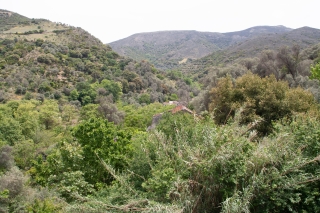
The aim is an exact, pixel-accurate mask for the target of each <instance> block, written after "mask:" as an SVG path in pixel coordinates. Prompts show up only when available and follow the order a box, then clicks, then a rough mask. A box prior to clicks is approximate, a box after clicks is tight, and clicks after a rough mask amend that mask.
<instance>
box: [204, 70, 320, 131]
mask: <svg viewBox="0 0 320 213" xmlns="http://www.w3.org/2000/svg"><path fill="white" fill-rule="evenodd" d="M210 95H211V103H210V105H209V110H210V111H211V112H214V116H215V118H214V119H215V121H216V122H217V123H219V124H221V123H226V122H227V120H228V119H229V118H230V117H232V116H234V113H235V110H236V109H238V108H239V107H242V109H241V123H243V124H248V123H253V122H257V121H259V120H260V119H262V120H260V121H259V123H258V124H256V125H255V127H253V128H254V129H256V130H257V131H258V132H259V134H262V135H265V134H268V133H270V132H272V129H273V127H272V122H274V121H277V120H279V119H281V118H284V117H288V116H291V115H292V114H293V113H294V112H305V111H308V110H309V109H311V108H312V106H313V105H314V98H313V96H312V94H311V93H309V92H307V91H304V90H302V89H301V88H296V89H290V88H289V86H288V84H287V83H286V82H283V81H277V80H276V78H275V77H274V76H270V77H266V78H260V77H259V76H257V75H254V74H252V73H248V74H246V75H243V76H242V77H240V78H238V79H237V80H236V81H235V84H234V85H233V83H232V82H231V79H230V77H227V78H224V79H222V80H221V81H220V82H219V83H218V86H217V87H216V88H213V89H212V90H211V92H210ZM298 100H299V101H298Z"/></svg>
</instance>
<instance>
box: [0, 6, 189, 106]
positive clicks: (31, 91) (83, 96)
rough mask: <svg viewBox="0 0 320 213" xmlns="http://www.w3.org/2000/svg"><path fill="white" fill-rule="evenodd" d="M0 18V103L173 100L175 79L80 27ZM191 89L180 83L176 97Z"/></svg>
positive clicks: (11, 14)
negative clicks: (121, 54) (112, 46)
mask: <svg viewBox="0 0 320 213" xmlns="http://www.w3.org/2000/svg"><path fill="white" fill-rule="evenodd" d="M1 14H2V15H1V16H0V23H1V27H2V29H3V30H2V31H0V103H1V102H3V103H4V102H6V101H8V100H11V99H32V98H37V99H40V100H43V99H57V100H60V101H66V102H72V103H73V104H76V105H78V106H79V105H82V106H84V105H86V104H90V103H97V102H98V101H99V100H100V99H101V100H102V99H106V98H109V99H110V98H111V99H112V101H118V100H120V99H121V100H123V101H124V102H130V103H153V102H164V101H166V100H168V99H170V100H176V99H177V98H178V97H177V94H179V93H178V90H179V89H181V88H182V87H181V83H180V86H178V85H176V83H177V80H178V79H180V78H175V79H174V80H172V79H171V80H170V79H168V78H167V77H166V76H165V73H163V72H161V71H159V70H157V69H155V68H154V66H153V65H152V64H151V63H149V62H148V61H139V62H137V61H135V60H133V59H131V58H128V57H124V56H120V55H119V54H117V53H116V52H114V51H113V50H112V49H111V47H110V46H108V45H105V44H103V43H102V42H101V41H100V40H99V39H97V38H95V37H94V36H92V35H91V34H90V33H88V32H87V31H85V30H83V29H81V28H76V27H72V26H69V25H66V24H62V23H54V22H51V21H49V20H45V19H29V18H26V17H23V16H21V15H19V14H16V13H14V12H10V11H4V10H1ZM191 90H192V88H191V86H189V85H186V84H184V87H183V91H180V93H181V94H182V95H183V96H184V97H185V99H186V100H188V99H189V98H190V94H191V93H190V92H191ZM72 91H73V93H71V92H72ZM182 95H179V97H181V96H182Z"/></svg>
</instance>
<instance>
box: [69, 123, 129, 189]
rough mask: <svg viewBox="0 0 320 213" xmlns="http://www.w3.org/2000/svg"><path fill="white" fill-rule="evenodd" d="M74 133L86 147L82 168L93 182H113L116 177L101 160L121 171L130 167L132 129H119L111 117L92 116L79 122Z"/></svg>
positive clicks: (85, 175)
mask: <svg viewBox="0 0 320 213" xmlns="http://www.w3.org/2000/svg"><path fill="white" fill-rule="evenodd" d="M73 136H74V137H75V138H76V139H77V140H78V142H79V144H80V145H81V147H82V149H83V162H82V169H83V170H82V171H84V177H85V179H86V181H88V182H89V183H91V184H97V183H99V182H101V183H111V181H112V180H113V177H112V176H111V175H110V174H109V173H108V171H106V170H105V168H104V167H103V165H102V164H101V160H103V161H104V162H105V163H107V164H109V165H111V166H112V167H113V168H114V169H115V170H117V171H121V170H123V169H125V168H126V165H127V161H128V157H129V156H130V154H131V145H130V144H131V143H130V139H131V136H132V135H131V133H130V132H126V131H124V130H119V129H117V127H116V126H115V125H114V124H113V123H110V122H108V121H107V120H103V119H100V118H91V119H89V120H87V121H85V122H82V123H80V124H79V125H78V126H76V127H75V128H74V130H73Z"/></svg>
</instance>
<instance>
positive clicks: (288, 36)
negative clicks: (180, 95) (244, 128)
mask: <svg viewBox="0 0 320 213" xmlns="http://www.w3.org/2000/svg"><path fill="white" fill-rule="evenodd" d="M240 32H241V33H243V34H245V35H248V33H249V32H248V30H245V31H240ZM230 34H231V35H232V34H233V36H234V35H239V34H240V33H237V32H235V33H229V35H230ZM319 42H320V30H319V29H315V28H310V27H302V28H298V29H294V30H290V31H286V32H282V33H280V32H279V31H278V32H277V31H274V32H273V33H269V34H263V33H260V34H256V35H255V36H251V38H250V39H245V40H243V41H239V42H238V43H235V44H233V45H230V46H229V47H226V48H225V49H220V50H218V51H214V52H213V53H211V54H209V55H207V56H205V57H203V58H200V59H197V60H192V61H188V62H187V63H185V64H183V65H181V66H180V68H179V69H180V70H182V71H183V72H184V73H196V72H198V71H199V70H204V69H206V68H207V67H210V66H218V65H223V64H227V63H233V62H234V61H236V60H239V59H241V58H247V57H259V55H260V53H261V52H262V51H264V50H278V49H279V48H280V47H283V46H288V47H290V46H293V45H298V46H299V47H300V48H301V49H305V48H307V47H309V46H311V45H315V44H318V43H319Z"/></svg>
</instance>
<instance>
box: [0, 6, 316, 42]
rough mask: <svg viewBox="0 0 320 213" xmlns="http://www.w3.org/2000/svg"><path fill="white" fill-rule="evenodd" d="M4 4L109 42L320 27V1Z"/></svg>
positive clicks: (4, 7)
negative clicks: (170, 33)
mask: <svg viewBox="0 0 320 213" xmlns="http://www.w3.org/2000/svg"><path fill="white" fill-rule="evenodd" d="M0 9H6V10H10V11H13V12H17V13H19V14H20V15H24V16H27V17H28V18H45V19H48V20H50V21H54V22H62V23H65V24H69V25H72V26H75V27H81V28H83V29H85V30H86V31H88V32H90V33H91V34H92V35H94V36H96V37H97V38H99V39H100V40H101V41H102V42H103V43H109V42H112V41H116V40H119V39H122V38H125V37H128V36H130V35H132V34H135V33H140V32H152V31H162V30H197V31H208V32H232V31H239V30H244V29H247V28H249V27H253V26H261V25H269V26H275V25H284V26H286V27H290V28H299V27H303V26H309V27H313V28H318V29H320V21H319V20H320V16H319V11H320V0H304V1H299V0H292V1H287V0H268V1H266V0H265V1H259V0H255V1H253V0H252V1H249V0H219V1H216V0H211V1H210V0H195V1H190V0H161V1H160V0H104V1H103V0H90V1H82V0H77V1H76V0H0Z"/></svg>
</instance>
